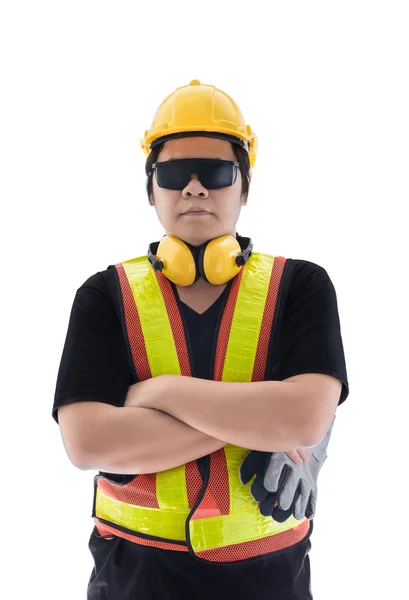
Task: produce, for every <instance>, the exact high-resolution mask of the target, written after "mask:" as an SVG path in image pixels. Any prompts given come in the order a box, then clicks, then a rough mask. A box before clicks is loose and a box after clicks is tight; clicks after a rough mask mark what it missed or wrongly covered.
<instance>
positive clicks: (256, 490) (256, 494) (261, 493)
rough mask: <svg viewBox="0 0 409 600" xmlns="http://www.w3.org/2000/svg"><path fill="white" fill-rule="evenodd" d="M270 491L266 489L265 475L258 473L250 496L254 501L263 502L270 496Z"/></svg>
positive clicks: (251, 487)
mask: <svg viewBox="0 0 409 600" xmlns="http://www.w3.org/2000/svg"><path fill="white" fill-rule="evenodd" d="M268 493H269V491H268V490H267V489H266V488H265V487H264V475H263V474H262V473H258V474H257V476H256V478H255V480H254V481H253V483H252V484H251V486H250V494H251V495H252V496H253V498H254V500H257V502H261V501H262V500H264V498H265V497H266V496H267V495H268Z"/></svg>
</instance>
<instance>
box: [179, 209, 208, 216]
mask: <svg viewBox="0 0 409 600" xmlns="http://www.w3.org/2000/svg"><path fill="white" fill-rule="evenodd" d="M183 214H184V215H189V216H199V215H210V214H211V213H209V212H208V211H207V210H188V211H187V212H185V213H183Z"/></svg>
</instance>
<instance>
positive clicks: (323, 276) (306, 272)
mask: <svg viewBox="0 0 409 600" xmlns="http://www.w3.org/2000/svg"><path fill="white" fill-rule="evenodd" d="M324 285H328V286H330V287H331V286H332V282H331V279H330V277H329V275H328V272H327V270H326V269H325V268H324V267H323V266H322V265H319V264H317V263H315V262H312V261H310V260H305V259H300V258H287V259H286V261H285V265H284V270H283V293H285V294H286V295H287V296H288V300H290V299H293V298H295V297H298V296H299V295H300V294H301V295H302V294H305V293H308V292H309V291H310V290H316V289H317V288H320V287H323V286H324Z"/></svg>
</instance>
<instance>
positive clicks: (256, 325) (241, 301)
mask: <svg viewBox="0 0 409 600" xmlns="http://www.w3.org/2000/svg"><path fill="white" fill-rule="evenodd" d="M273 264H274V256H270V255H268V254H260V253H259V252H254V253H253V255H252V256H251V257H250V259H249V260H248V261H247V263H246V264H245V266H244V267H243V269H244V271H243V276H242V278H241V282H240V287H239V292H238V294H237V301H236V306H235V308H234V314H233V319H232V324H231V330H230V336H229V341H228V345H227V351H226V358H225V361H224V366H223V375H222V381H247V382H248V381H251V379H252V376H253V369H254V362H255V360H256V353H257V347H258V340H259V336H260V329H261V324H262V320H263V313H264V308H265V303H266V298H267V292H268V288H269V285H270V278H271V271H272V268H273Z"/></svg>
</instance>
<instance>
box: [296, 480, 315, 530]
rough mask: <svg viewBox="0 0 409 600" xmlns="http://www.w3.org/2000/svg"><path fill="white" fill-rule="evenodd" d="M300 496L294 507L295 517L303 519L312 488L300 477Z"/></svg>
mask: <svg viewBox="0 0 409 600" xmlns="http://www.w3.org/2000/svg"><path fill="white" fill-rule="evenodd" d="M298 491H299V496H298V498H297V501H296V503H295V507H294V517H295V518H296V519H298V520H299V521H301V520H302V519H304V518H305V511H306V508H307V502H308V499H309V496H310V492H311V490H310V488H309V487H308V486H307V485H306V484H305V482H304V481H303V480H302V479H300V483H299V485H298Z"/></svg>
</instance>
